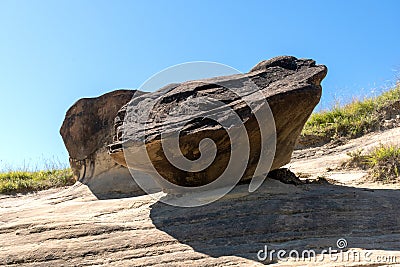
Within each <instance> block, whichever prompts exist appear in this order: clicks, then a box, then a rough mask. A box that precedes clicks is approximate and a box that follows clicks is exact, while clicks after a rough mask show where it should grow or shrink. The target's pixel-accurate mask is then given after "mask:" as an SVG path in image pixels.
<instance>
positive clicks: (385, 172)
mask: <svg viewBox="0 0 400 267" xmlns="http://www.w3.org/2000/svg"><path fill="white" fill-rule="evenodd" d="M347 155H348V156H350V159H349V161H347V162H346V163H345V164H344V166H346V167H356V168H362V169H367V170H368V171H369V174H370V177H371V178H372V179H373V181H378V182H383V183H395V182H399V180H400V147H399V146H395V145H380V146H378V147H376V148H374V149H373V150H372V151H370V152H369V153H366V154H363V151H362V150H356V151H354V152H352V153H348V154H347Z"/></svg>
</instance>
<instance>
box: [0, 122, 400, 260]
mask: <svg viewBox="0 0 400 267" xmlns="http://www.w3.org/2000/svg"><path fill="white" fill-rule="evenodd" d="M399 137H400V128H395V129H391V130H388V131H385V132H382V133H373V134H369V135H366V136H363V137H361V138H358V139H354V140H351V141H350V142H348V143H346V144H342V145H332V144H330V145H326V146H324V147H320V148H313V149H306V150H301V151H296V152H295V153H294V156H293V161H292V163H290V164H289V165H288V167H289V168H290V169H291V170H292V171H294V172H301V173H303V174H308V175H309V176H310V178H316V177H318V176H325V177H327V178H330V179H333V180H334V184H328V183H321V184H319V183H314V184H306V185H300V186H295V185H289V184H283V183H281V182H279V181H275V180H267V181H266V182H265V183H264V184H263V185H262V187H261V188H260V189H259V190H257V191H256V192H255V193H248V190H247V188H248V185H246V184H244V185H239V186H237V187H236V188H235V189H234V190H233V191H232V192H231V193H230V194H228V195H226V196H225V197H224V198H223V199H221V200H219V201H217V202H214V203H212V204H209V205H206V206H202V207H198V208H190V209H189V208H177V207H172V206H168V205H165V204H163V203H161V202H159V201H157V200H156V199H155V197H154V196H149V195H145V196H139V197H126V198H115V196H114V195H113V196H110V197H109V198H108V199H102V200H99V199H97V198H96V197H95V195H94V194H93V193H92V192H91V191H90V188H88V187H86V186H85V185H82V184H80V183H77V184H75V185H74V186H72V187H70V188H64V189H53V190H47V191H43V192H39V193H36V194H29V195H19V196H1V197H0V265H9V266H15V265H18V266H19V265H22V266H192V265H193V266H257V265H263V264H271V266H288V265H290V266H386V264H387V265H389V264H392V266H394V265H395V264H394V263H395V262H396V261H397V263H398V264H400V215H399V210H400V201H399V199H400V190H398V189H399V185H393V184H391V185H382V184H377V183H370V182H365V177H364V175H365V173H364V172H359V171H351V172H348V171H343V170H337V167H338V166H339V165H340V164H341V162H342V161H343V160H345V159H346V158H347V155H346V153H347V152H349V151H352V150H355V149H359V148H360V147H363V148H364V149H368V148H369V147H372V146H375V145H378V144H379V143H388V142H396V140H400V138H399ZM339 238H345V239H346V241H347V247H346V248H344V249H343V250H342V252H340V253H338V254H333V255H332V258H329V257H328V256H326V255H325V256H324V258H323V259H322V257H323V256H322V255H324V254H322V250H324V249H329V248H330V247H331V248H332V249H337V247H336V241H337V240H338V239H339ZM266 245H267V246H268V249H269V250H272V249H275V250H280V249H283V250H286V251H287V252H289V251H290V250H296V251H299V252H300V254H301V253H302V252H303V251H305V250H314V251H316V253H317V255H316V256H315V257H313V256H312V257H309V258H307V259H302V260H299V261H295V260H294V259H293V258H292V259H290V258H287V257H286V258H283V259H282V260H279V259H277V257H276V253H275V254H274V256H275V257H274V259H273V260H272V261H269V260H268V259H266V260H265V261H260V260H259V259H258V258H257V253H258V251H260V250H263V249H264V248H265V246H266ZM350 252H351V253H350ZM366 252H370V253H372V254H365V253H366ZM346 253H347V254H346ZM260 255H261V256H262V255H263V254H260ZM341 255H345V256H346V255H347V256H349V255H350V256H349V258H348V259H347V258H343V256H342V258H341V257H340V256H341ZM351 255H356V256H355V257H354V256H351ZM363 255H364V256H363ZM365 255H369V256H368V257H365ZM335 256H338V259H335ZM358 257H359V258H358ZM321 260H322V261H321ZM317 261H318V262H317ZM319 261H321V262H319Z"/></svg>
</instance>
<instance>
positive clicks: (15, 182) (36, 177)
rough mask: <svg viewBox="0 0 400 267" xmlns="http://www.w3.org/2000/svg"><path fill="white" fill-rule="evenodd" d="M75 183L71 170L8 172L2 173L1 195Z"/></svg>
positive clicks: (0, 174) (0, 175) (0, 176)
mask: <svg viewBox="0 0 400 267" xmlns="http://www.w3.org/2000/svg"><path fill="white" fill-rule="evenodd" d="M74 183H75V180H74V178H73V174H72V171H71V169H69V168H67V169H61V170H45V171H8V172H3V173H0V193H2V194H14V193H27V192H32V191H39V190H44V189H49V188H54V187H62V186H67V185H72V184H74Z"/></svg>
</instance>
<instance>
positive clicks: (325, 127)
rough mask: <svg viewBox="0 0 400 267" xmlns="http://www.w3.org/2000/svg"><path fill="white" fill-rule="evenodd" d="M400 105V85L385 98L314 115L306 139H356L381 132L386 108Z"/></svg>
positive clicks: (305, 127) (355, 103) (388, 92)
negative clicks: (373, 132) (398, 103)
mask: <svg viewBox="0 0 400 267" xmlns="http://www.w3.org/2000/svg"><path fill="white" fill-rule="evenodd" d="M398 101H400V84H397V86H395V87H394V88H393V89H391V90H389V91H387V92H384V93H383V94H381V95H379V96H376V97H371V98H366V99H363V100H354V101H353V102H351V103H349V104H347V105H344V106H340V105H337V106H335V107H334V108H333V109H332V110H329V111H323V112H319V113H313V114H312V115H311V117H310V118H309V120H308V121H307V123H306V125H305V126H304V129H303V133H302V135H303V136H307V135H315V136H321V137H325V138H326V139H327V140H332V139H333V138H340V137H346V138H355V137H359V136H361V135H363V134H366V133H368V132H372V131H374V130H377V129H379V128H380V124H381V121H382V119H383V116H384V111H385V110H386V108H388V107H390V106H391V105H393V103H395V102H398Z"/></svg>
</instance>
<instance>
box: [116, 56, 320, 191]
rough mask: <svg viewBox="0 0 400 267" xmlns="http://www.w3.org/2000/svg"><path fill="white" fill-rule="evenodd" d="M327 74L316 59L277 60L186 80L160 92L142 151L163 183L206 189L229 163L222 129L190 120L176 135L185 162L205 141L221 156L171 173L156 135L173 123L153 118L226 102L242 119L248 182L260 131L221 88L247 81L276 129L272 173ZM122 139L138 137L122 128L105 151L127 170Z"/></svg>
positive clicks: (285, 157) (290, 148) (291, 146)
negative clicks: (197, 168) (195, 103)
mask: <svg viewBox="0 0 400 267" xmlns="http://www.w3.org/2000/svg"><path fill="white" fill-rule="evenodd" d="M326 74H327V68H326V66H324V65H316V63H315V61H314V60H311V59H297V58H295V57H291V56H281V57H276V58H273V59H270V60H266V61H262V62H260V63H258V64H257V65H256V66H255V67H254V68H252V69H251V70H250V72H248V73H245V74H239V75H232V76H226V77H216V78H211V79H207V80H203V81H189V82H184V83H181V84H174V85H170V86H167V87H164V88H162V89H160V90H163V96H162V98H161V99H160V100H159V101H158V102H157V103H156V105H154V106H153V107H152V110H151V114H152V115H153V117H152V118H151V119H154V118H156V119H155V120H154V121H155V122H154V123H152V124H150V126H149V128H148V131H147V132H146V148H147V152H148V155H149V157H150V159H151V161H152V164H153V166H154V167H155V169H156V170H157V172H158V173H159V174H161V175H162V176H163V177H164V178H165V179H167V180H168V181H170V182H172V183H174V184H177V185H183V186H200V185H204V184H207V183H209V182H211V181H213V180H214V179H215V178H217V177H218V176H219V175H220V174H221V173H222V171H223V170H224V168H225V166H226V165H227V162H228V161H229V147H230V143H229V142H227V141H226V138H224V134H226V133H225V131H224V129H223V128H222V126H220V125H215V124H213V123H210V121H207V120H203V121H202V122H200V123H199V122H198V121H194V122H193V123H192V124H190V123H189V125H187V126H186V127H185V129H186V130H185V131H184V132H183V133H182V134H181V136H180V143H181V150H182V153H183V154H184V155H186V156H188V157H189V158H190V157H192V158H196V156H197V155H198V154H199V150H198V144H199V141H200V140H202V139H204V138H205V137H208V138H211V139H213V140H214V141H215V142H216V145H217V147H218V151H222V152H221V153H219V154H218V155H217V158H216V160H214V162H213V164H212V165H211V166H209V167H208V168H207V169H206V170H204V171H201V172H197V173H191V172H187V171H183V170H180V169H177V168H175V167H174V166H173V165H172V164H171V163H170V162H169V161H168V160H167V158H166V157H165V155H164V153H163V150H162V145H161V142H160V135H159V130H160V127H161V124H163V127H165V125H167V126H168V127H167V128H169V129H174V123H176V122H174V121H171V122H165V121H163V122H162V123H158V122H157V119H159V118H162V117H166V116H165V115H167V114H168V111H169V110H172V109H173V108H174V107H176V106H178V105H179V104H180V103H181V102H182V101H185V99H188V98H192V99H193V98H196V97H198V96H201V95H203V96H204V95H207V96H209V97H214V98H216V99H219V100H221V101H224V103H227V105H229V106H230V107H231V108H232V109H233V110H234V111H235V112H236V113H238V115H239V116H240V117H241V118H242V120H243V122H244V124H245V127H246V130H247V132H248V135H249V139H250V146H251V147H250V159H249V161H248V166H247V169H246V171H245V173H244V175H243V177H242V180H247V179H250V178H251V177H252V174H253V173H254V170H255V168H256V165H257V162H258V158H259V156H260V142H261V138H260V133H259V128H258V126H257V121H256V119H255V116H254V114H252V113H251V112H248V109H246V108H243V106H242V105H241V103H242V102H241V100H240V99H237V98H235V97H236V96H235V95H234V94H232V92H231V91H229V90H227V89H226V88H225V87H224V86H225V85H226V87H232V84H234V87H237V86H238V84H240V83H242V85H241V86H242V88H240V89H246V88H245V86H246V85H245V84H244V83H243V80H245V79H249V80H251V81H252V82H253V83H254V84H256V85H257V86H258V87H259V88H260V90H261V92H262V94H263V95H264V97H265V98H266V100H267V101H268V104H269V106H270V108H271V110H272V113H273V116H274V119H275V126H276V134H277V145H276V153H275V157H274V160H273V163H272V167H271V170H274V169H278V168H280V167H281V166H283V165H285V164H287V163H289V162H290V158H291V154H292V152H293V150H294V146H295V143H296V140H297V138H298V137H299V135H300V133H301V130H302V128H303V126H304V124H305V122H306V121H307V119H308V117H309V116H310V114H311V112H312V111H313V109H314V107H315V106H316V105H317V104H318V102H319V99H320V97H321V92H322V87H321V85H320V83H321V81H322V80H323V78H324V77H325V76H326ZM205 84H206V85H205ZM157 93H158V92H155V93H152V94H157ZM139 102H140V97H139V98H135V99H133V100H132V101H131V102H130V103H129V104H128V105H125V106H124V107H123V108H122V109H121V110H120V112H119V114H125V112H126V109H127V108H128V107H129V105H136V104H138V103H139ZM122 117H123V116H122ZM122 117H118V119H119V120H122V119H123V118H122ZM158 121H159V120H158ZM124 134H125V136H124ZM124 138H125V140H127V139H140V137H138V136H126V133H124V129H123V127H119V128H118V129H117V131H116V136H115V138H114V139H115V141H114V142H113V143H112V144H110V146H109V152H110V154H111V156H112V158H113V159H114V160H115V161H116V162H118V163H119V164H121V165H124V166H127V163H126V159H125V155H124V152H123V144H122V142H123V140H124ZM228 141H229V140H228ZM125 148H126V147H125ZM130 161H131V160H130ZM129 167H130V168H133V169H138V170H140V171H143V172H147V173H149V174H152V173H153V169H151V168H146V167H144V166H143V165H141V164H137V165H135V162H133V165H132V164H131V162H130V165H129ZM153 174H154V173H153Z"/></svg>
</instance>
